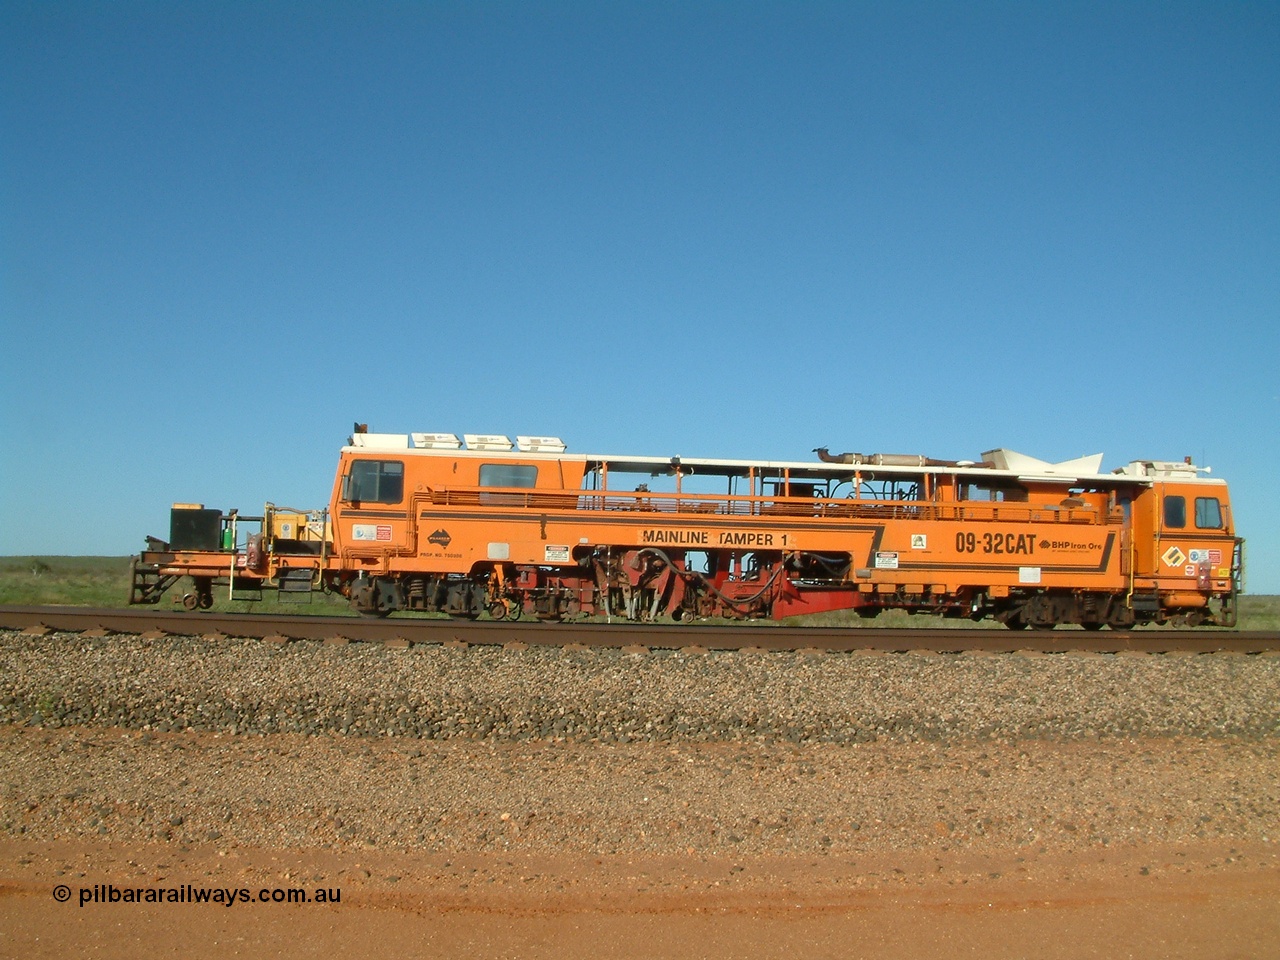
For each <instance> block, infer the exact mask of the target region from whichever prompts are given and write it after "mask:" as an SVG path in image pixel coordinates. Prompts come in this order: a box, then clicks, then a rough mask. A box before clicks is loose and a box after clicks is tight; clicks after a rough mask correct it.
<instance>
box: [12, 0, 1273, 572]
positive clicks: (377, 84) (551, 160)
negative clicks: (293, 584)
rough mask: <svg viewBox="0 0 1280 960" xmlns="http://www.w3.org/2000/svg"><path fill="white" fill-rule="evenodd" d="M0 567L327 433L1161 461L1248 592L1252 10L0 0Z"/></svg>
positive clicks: (1257, 560)
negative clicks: (1203, 506)
mask: <svg viewBox="0 0 1280 960" xmlns="http://www.w3.org/2000/svg"><path fill="white" fill-rule="evenodd" d="M0 78H2V82H3V87H2V99H0V107H2V110H3V113H2V114H0V271H2V272H0V333H2V336H3V339H2V344H0V346H2V349H0V416H2V417H3V423H2V424H0V425H2V426H3V428H4V432H5V439H4V445H3V454H0V470H2V473H0V554H119V555H123V554H126V553H133V552H136V551H137V550H138V549H139V548H140V547H141V546H142V543H143V537H144V535H145V534H148V533H154V534H157V535H160V536H165V535H166V533H167V525H168V508H169V504H170V503H171V502H173V501H175V500H181V501H197V502H203V503H206V504H208V505H210V506H216V507H222V508H224V509H226V508H231V507H238V508H239V509H241V510H242V511H245V512H250V511H256V510H257V509H258V508H259V507H260V506H261V505H262V503H263V502H264V501H266V500H271V501H273V502H276V503H278V504H287V505H290V506H296V507H304V508H305V507H320V506H323V505H324V504H325V503H326V501H327V499H328V496H329V492H330V488H331V485H332V477H333V470H334V465H335V463H336V456H337V450H338V447H339V446H340V445H341V444H342V442H343V441H344V440H345V438H346V437H347V435H348V434H349V433H350V430H351V424H352V422H353V421H356V420H359V421H361V422H368V423H369V424H370V427H371V429H373V430H377V431H386V432H408V431H411V430H422V431H443V432H452V433H459V434H461V433H464V432H471V433H505V434H509V435H513V436H514V435H515V434H551V435H557V436H561V437H563V438H564V439H565V441H566V442H567V443H568V444H569V448H570V450H571V451H577V452H594V453H612V454H633V455H663V456H665V455H673V454H679V455H682V456H686V457H698V456H702V457H738V458H744V459H750V458H757V457H758V458H769V459H809V458H811V457H812V454H811V451H812V449H813V448H814V447H818V446H829V447H831V448H832V449H833V450H836V451H846V450H856V451H860V452H864V453H871V452H895V453H925V454H928V455H930V456H934V457H940V458H951V459H961V458H969V459H972V458H975V457H977V456H978V455H979V454H980V453H982V451H984V450H988V449H991V448H993V447H997V446H1004V447H1010V448H1013V449H1016V450H1020V451H1023V452H1025V453H1028V454H1031V455H1033V456H1037V457H1040V458H1042V459H1046V460H1065V459H1069V458H1072V457H1076V456H1080V455H1082V454H1089V453H1096V452H1099V451H1102V452H1104V453H1105V454H1106V460H1105V468H1106V469H1112V468H1114V467H1117V466H1120V465H1122V464H1123V463H1126V462H1127V461H1129V460H1131V459H1139V458H1147V459H1176V460H1180V459H1181V458H1182V457H1184V456H1188V455H1189V456H1192V457H1193V458H1194V459H1195V460H1196V462H1197V463H1201V464H1208V465H1210V466H1211V467H1212V468H1213V470H1214V474H1215V475H1218V476H1222V477H1224V478H1226V479H1227V480H1229V481H1230V482H1231V484H1232V490H1233V495H1234V501H1235V515H1236V520H1237V523H1238V526H1239V529H1240V531H1241V532H1242V533H1243V535H1245V536H1246V537H1247V538H1248V539H1249V548H1248V549H1249V561H1250V566H1249V574H1248V587H1249V589H1250V590H1251V592H1255V593H1280V509H1277V506H1276V496H1277V480H1276V478H1277V476H1280V439H1278V436H1277V434H1278V432H1280V431H1278V429H1277V422H1278V421H1280V324H1278V323H1277V321H1278V320H1280V5H1278V4H1276V3H1274V2H1262V3H1229V2H1211V3H1176V2H1175V3H1160V4H1154V3H1145V2H1144V3H1116V2H1103V3H1096V4H1095V3H1022V2H1011V3H963V4H962V3H942V2H936V3H935V2H931V3H916V2H902V3H892V2H891V3H857V2H842V3H802V2H778V3H750V2H725V3H699V2H693V0H691V2H685V3H636V4H631V3H622V2H608V3H598V2H585V0H584V2H581V3H569V2H563V3H536V2H520V3H515V2H512V3H497V2H492V3H490V2H473V3H426V2H424V3H409V2H382V3H379V2H362V3H354V2H353V3H343V2H328V3H324V2H307V3H286V2H269V0H264V2H236V0H221V2H199V0H197V2H182V3H179V2H147V3H143V2H133V0H118V2H111V3H105V2H93V3H88V2H85V3H73V2H59V0H39V2H23V0H7V2H5V3H4V4H3V5H0Z"/></svg>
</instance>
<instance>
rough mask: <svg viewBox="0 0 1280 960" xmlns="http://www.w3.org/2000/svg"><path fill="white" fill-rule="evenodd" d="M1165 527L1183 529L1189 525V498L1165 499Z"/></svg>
mask: <svg viewBox="0 0 1280 960" xmlns="http://www.w3.org/2000/svg"><path fill="white" fill-rule="evenodd" d="M1164 525H1165V526H1166V527H1173V528H1175V529H1181V528H1182V527H1185V526H1186V525H1187V498H1186V497H1165V498H1164Z"/></svg>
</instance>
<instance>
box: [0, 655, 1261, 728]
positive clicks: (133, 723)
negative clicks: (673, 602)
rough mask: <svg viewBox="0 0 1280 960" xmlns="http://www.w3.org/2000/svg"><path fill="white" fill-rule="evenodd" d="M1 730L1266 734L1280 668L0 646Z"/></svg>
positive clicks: (1212, 659) (1208, 662) (1174, 661)
mask: <svg viewBox="0 0 1280 960" xmlns="http://www.w3.org/2000/svg"><path fill="white" fill-rule="evenodd" d="M0 723H26V724H34V725H38V726H52V727H57V726H59V725H64V724H72V725H79V724H94V725H108V726H118V727H123V728H126V729H141V730H147V731H154V732H167V731H173V730H192V731H218V732H226V733H239V734H244V733H304V734H313V735H314V734H327V733H340V734H342V735H346V736H392V737H412V738H416V739H422V740H450V739H456V738H467V739H481V740H493V741H524V740H530V739H568V740H574V741H599V742H605V743H628V742H636V741H646V742H680V741H723V740H733V741H737V740H757V741H766V742H769V741H779V742H791V743H815V742H820V743H860V742H868V741H876V740H891V741H896V742H913V741H925V742H928V741H940V740H947V739H954V738H967V739H979V740H981V739H1053V740H1079V739H1085V738H1091V737H1187V736H1190V737H1228V736H1229V737H1252V738H1257V737H1270V736H1275V735H1276V734H1277V733H1280V659H1277V658H1272V657H1266V656H1248V657H1245V656H1230V655H1222V654H1216V655H1206V656H1194V657H1180V656H1123V655H1118V656H1117V655H1103V656H1097V655H1085V656H1081V655H1072V654H1056V655H1050V656H1025V655H1018V654H1007V655H999V656H977V657H974V656H962V655H912V654H895V655H886V656H877V655H867V654H831V655H826V656H811V655H802V654H791V653H768V654H743V653H713V654H694V655H685V654H679V653H650V654H643V655H634V654H625V653H621V652H618V651H610V650H606V651H595V650H592V651H572V650H560V649H555V648H543V647H530V648H528V649H523V650H508V649H504V648H496V647H470V648H465V649H457V648H452V647H444V646H417V647H413V648H410V649H387V648H384V647H382V646H381V645H377V644H352V645H348V646H330V645H325V644H322V643H315V642H298V643H291V644H287V645H282V646H273V645H271V644H266V643H262V642H260V641H256V640H236V639H225V638H220V639H209V638H198V637H175V638H165V639H162V640H146V639H140V638H137V637H109V638H103V639H83V638H80V637H78V636H76V635H73V634H51V635H48V636H44V637H31V636H26V635H21V634H16V633H12V632H9V633H5V634H0Z"/></svg>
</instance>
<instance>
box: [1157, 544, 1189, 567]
mask: <svg viewBox="0 0 1280 960" xmlns="http://www.w3.org/2000/svg"><path fill="white" fill-rule="evenodd" d="M1160 559H1161V560H1163V561H1164V564H1165V566H1166V567H1180V566H1182V565H1183V564H1184V563H1186V562H1187V555H1186V554H1185V553H1183V552H1182V551H1181V550H1179V549H1178V548H1177V547H1170V548H1169V549H1168V550H1166V551H1165V552H1164V554H1163V555H1162V556H1161V557H1160Z"/></svg>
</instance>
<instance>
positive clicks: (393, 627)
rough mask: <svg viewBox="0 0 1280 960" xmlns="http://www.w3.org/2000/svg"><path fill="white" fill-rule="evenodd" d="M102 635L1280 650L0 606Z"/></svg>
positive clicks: (5, 624)
mask: <svg viewBox="0 0 1280 960" xmlns="http://www.w3.org/2000/svg"><path fill="white" fill-rule="evenodd" d="M41 628H43V629H44V630H48V631H64V632H72V633H83V632H86V631H91V630H93V631H102V632H105V633H107V634H131V635H137V634H144V633H149V632H152V633H158V634H168V635H173V636H202V635H209V634H221V635H224V636H228V637H245V638H259V639H263V638H268V637H282V638H285V639H288V640H328V641H333V640H339V639H345V640H353V641H369V642H383V643H388V642H395V643H401V644H403V643H411V644H412V643H426V644H442V643H455V644H456V643H465V644H468V645H471V644H475V645H507V644H516V643H520V644H525V645H527V646H549V647H565V646H570V645H575V644H576V645H581V646H584V647H601V648H615V649H630V650H640V649H645V648H647V649H660V650H699V649H700V650H778V651H787V650H789V651H797V650H819V651H830V652H848V651H853V650H872V651H879V652H885V653H901V652H908V651H913V650H918V651H932V652H935V653H1008V652H1014V651H1034V652H1040V653H1066V652H1081V653H1086V652H1087V653H1125V652H1134V653H1247V654H1254V653H1265V652H1270V651H1277V650H1280V633H1278V632H1276V631H1249V632H1241V631H1231V630H1215V629H1200V630H1164V629H1146V630H1103V631H1097V632H1091V631H1087V630H1024V631H1013V630H1008V629H1005V628H998V629H986V628H973V629H948V628H934V629H918V628H899V627H882V628H876V627H863V628H840V627H788V626H770V625H753V626H735V625H710V624H666V625H658V624H634V623H613V624H610V623H599V622H585V623H564V624H560V623H539V622H537V621H528V620H521V621H517V622H514V623H513V622H510V621H466V620H447V619H430V618H421V617H388V618H386V619H381V620H380V619H373V618H365V617H340V616H339V617H312V616H288V615H260V614H249V613H211V612H194V613H188V612H162V611H156V610H147V611H138V610H127V611H126V610H108V609H93V608H86V607H25V606H0V629H9V630H22V631H28V632H30V631H33V630H36V629H41Z"/></svg>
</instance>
